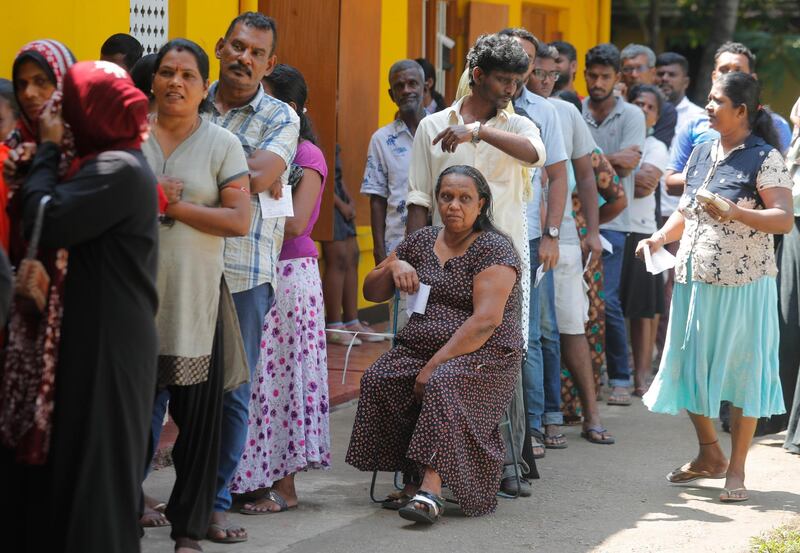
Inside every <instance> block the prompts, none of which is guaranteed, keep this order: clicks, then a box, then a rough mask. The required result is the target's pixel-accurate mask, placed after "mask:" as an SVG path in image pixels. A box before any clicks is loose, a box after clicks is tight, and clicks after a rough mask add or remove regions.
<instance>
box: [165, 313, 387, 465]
mask: <svg viewBox="0 0 800 553" xmlns="http://www.w3.org/2000/svg"><path fill="white" fill-rule="evenodd" d="M387 326H388V323H383V324H378V325H374V326H373V328H374V329H375V330H376V331H378V332H385V331H386V327H387ZM389 347H390V342H389V341H383V342H375V343H369V342H364V343H363V344H361V345H360V346H354V347H353V348H352V349H351V351H350V358H349V360H348V365H347V373H346V374H345V380H344V383H342V374H344V361H345V355H346V353H347V347H346V346H340V345H336V344H334V345H330V344H329V345H328V395H329V396H330V404H331V407H335V406H337V405H341V404H342V403H346V402H348V401H350V400H351V399H355V398H357V397H358V389H359V384H360V383H361V375H363V374H364V371H366V370H367V368H368V367H369V366H370V365H372V363H374V362H375V360H376V359H377V358H378V357H380V355H381V354H382V353H383V352H385V351H387V350H388V349H389ZM177 436H178V429H177V428H176V427H175V424H174V423H173V422H172V419H170V420H169V421H168V422H167V424H166V425H165V426H164V429H163V431H162V432H161V440H160V441H159V442H158V451H159V452H161V451H162V450H164V451H165V450H167V449H171V448H172V445H173V444H174V443H175V438H176V437H177Z"/></svg>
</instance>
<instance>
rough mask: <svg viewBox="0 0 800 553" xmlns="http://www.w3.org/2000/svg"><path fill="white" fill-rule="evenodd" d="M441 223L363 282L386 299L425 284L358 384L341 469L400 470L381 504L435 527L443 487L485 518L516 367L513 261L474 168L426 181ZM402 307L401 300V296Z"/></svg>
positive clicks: (370, 294)
mask: <svg viewBox="0 0 800 553" xmlns="http://www.w3.org/2000/svg"><path fill="white" fill-rule="evenodd" d="M436 203H437V209H438V210H439V213H440V215H441V218H442V221H443V222H444V227H443V228H442V227H426V228H423V229H421V230H419V231H417V232H415V233H414V234H412V235H411V236H408V237H407V238H406V239H405V240H404V241H403V242H402V243H401V244H400V245H399V246H398V247H397V249H396V250H395V253H393V254H392V255H391V256H389V257H388V258H387V259H386V260H385V261H383V262H382V263H381V264H380V265H379V266H378V267H376V268H375V269H374V270H373V271H372V272H371V273H370V274H369V275H368V276H367V278H366V281H365V282H364V297H366V298H367V299H369V300H371V301H376V302H380V301H386V300H388V299H389V298H391V297H392V296H393V294H394V293H395V290H400V291H401V292H405V293H408V294H412V293H416V292H418V291H420V287H421V285H422V284H424V285H428V286H430V295H429V297H428V302H427V305H426V307H425V309H424V313H422V314H419V313H413V314H412V315H411V318H410V320H409V322H408V324H407V326H406V327H405V328H403V330H402V331H401V332H400V333H399V334H398V335H397V339H396V345H395V347H393V348H392V349H391V350H390V351H388V352H386V353H385V354H384V355H382V356H381V357H380V358H379V359H378V360H377V361H376V362H375V364H374V365H372V367H370V368H369V369H368V370H367V372H366V373H365V374H364V377H363V378H362V379H361V399H360V401H359V404H358V413H357V414H356V420H355V424H354V426H353V434H352V437H351V439H350V448H349V450H348V452H347V462H348V463H349V464H351V465H353V466H354V467H356V468H358V469H361V470H365V471H373V470H379V471H398V470H400V471H403V473H404V476H405V481H406V482H408V484H407V485H406V487H405V488H404V489H403V490H402V492H399V493H396V494H392V495H390V496H389V497H388V498H387V499H386V501H384V502H383V506H384V507H385V508H389V509H399V512H400V516H401V517H403V518H405V519H408V520H413V521H417V522H426V523H433V522H436V521H437V520H438V519H439V517H440V516H441V514H442V511H443V509H444V501H443V499H442V498H441V489H442V485H446V486H447V487H448V488H449V489H450V491H451V492H452V493H453V495H454V496H455V498H456V500H457V501H458V503H459V505H460V506H461V509H462V511H463V512H464V514H466V515H467V516H480V515H485V514H487V513H491V512H492V511H494V509H495V507H496V506H497V500H496V497H495V495H496V493H497V490H498V487H499V485H500V473H501V469H502V465H503V458H504V447H503V442H502V440H501V438H500V432H499V431H498V424H499V423H500V421H501V419H502V417H503V413H504V412H505V410H506V408H507V406H508V404H509V402H510V401H511V396H512V393H513V390H514V383H515V381H516V379H517V377H518V375H519V372H520V365H521V363H522V355H523V341H522V331H521V329H520V298H521V295H520V289H519V273H520V261H519V257H518V256H517V253H516V251H515V250H514V247H513V246H512V244H511V241H510V240H509V239H508V238H506V237H505V236H504V235H503V234H501V233H500V232H499V231H497V230H496V229H495V227H494V225H493V224H492V221H491V218H490V214H491V207H492V195H491V191H490V190H489V185H488V184H487V183H486V179H484V177H483V175H481V173H480V172H479V171H478V170H476V169H474V168H472V167H467V166H464V165H457V166H453V167H450V168H448V169H446V170H445V171H444V172H442V174H441V175H440V176H439V180H438V182H437V184H436ZM409 303H410V301H409Z"/></svg>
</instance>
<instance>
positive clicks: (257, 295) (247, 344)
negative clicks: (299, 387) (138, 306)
mask: <svg viewBox="0 0 800 553" xmlns="http://www.w3.org/2000/svg"><path fill="white" fill-rule="evenodd" d="M274 301H275V294H274V293H273V290H272V286H271V285H270V284H268V283H267V284H262V285H260V286H256V287H255V288H252V289H250V290H245V291H244V292H237V293H235V294H233V303H234V304H235V305H236V314H237V315H238V318H239V327H240V328H241V331H242V340H243V341H244V351H245V354H246V355H247V363H248V365H250V382H252V381H253V378H255V372H256V366H257V365H258V354H259V351H260V349H261V333H262V331H263V328H264V318H265V317H266V316H267V312H268V311H269V310H270V309H271V308H272V304H273V302H274ZM250 382H245V383H244V384H242V385H241V386H239V387H238V388H236V389H234V390H231V391H230V392H226V393H225V397H224V398H223V404H222V411H223V412H222V440H221V442H220V446H221V447H220V451H219V468H218V470H217V499H216V501H215V502H214V511H216V512H220V511H227V510H228V509H230V508H231V502H232V501H231V492H230V490H229V489H228V485H229V484H230V482H231V479H232V478H233V475H234V474H235V473H236V468H237V467H238V466H239V460H240V459H241V458H242V453H243V452H244V446H245V442H246V441H247V426H248V425H247V421H248V413H249V410H250Z"/></svg>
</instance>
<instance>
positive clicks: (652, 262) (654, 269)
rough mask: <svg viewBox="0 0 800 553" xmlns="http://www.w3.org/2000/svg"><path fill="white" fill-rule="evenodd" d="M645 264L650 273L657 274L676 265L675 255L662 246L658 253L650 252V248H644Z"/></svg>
mask: <svg viewBox="0 0 800 553" xmlns="http://www.w3.org/2000/svg"><path fill="white" fill-rule="evenodd" d="M644 266H645V267H646V268H647V272H648V273H652V274H654V275H657V274H659V273H663V272H664V271H666V270H667V269H672V268H673V267H674V266H675V256H674V255H672V254H671V253H669V252H668V251H667V250H666V249H665V248H661V249H660V250H658V251H657V252H656V253H650V248H647V247H645V248H644Z"/></svg>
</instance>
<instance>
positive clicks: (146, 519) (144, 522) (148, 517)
mask: <svg viewBox="0 0 800 553" xmlns="http://www.w3.org/2000/svg"><path fill="white" fill-rule="evenodd" d="M156 521H160V522H156ZM139 526H141V527H142V528H165V527H167V526H172V523H171V522H170V521H169V519H168V518H167V517H166V516H164V513H162V512H161V511H156V510H155V508H154V509H153V512H152V513H145V514H143V515H142V516H141V518H140V519H139Z"/></svg>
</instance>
